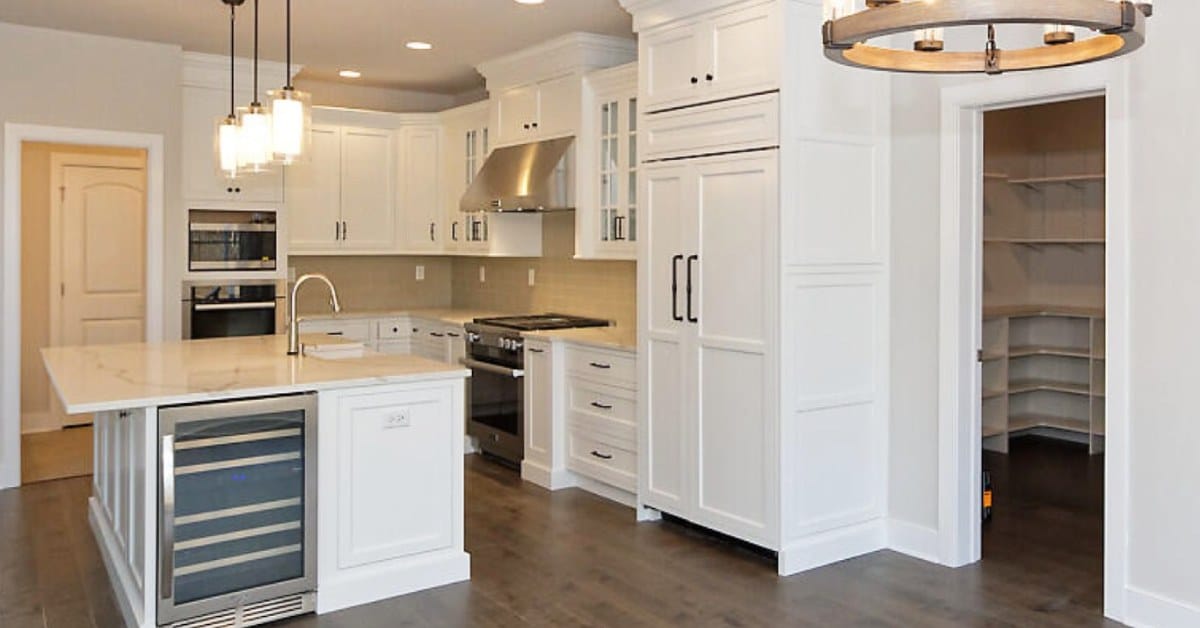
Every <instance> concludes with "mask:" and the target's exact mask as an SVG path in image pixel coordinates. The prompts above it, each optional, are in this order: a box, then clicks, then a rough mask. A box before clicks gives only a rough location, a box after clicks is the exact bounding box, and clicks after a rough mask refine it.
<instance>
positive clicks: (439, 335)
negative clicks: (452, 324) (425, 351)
mask: <svg viewBox="0 0 1200 628" xmlns="http://www.w3.org/2000/svg"><path fill="white" fill-rule="evenodd" d="M429 335H430V336H433V337H434V338H445V337H446V334H439V333H437V332H436V331H431V332H429Z"/></svg>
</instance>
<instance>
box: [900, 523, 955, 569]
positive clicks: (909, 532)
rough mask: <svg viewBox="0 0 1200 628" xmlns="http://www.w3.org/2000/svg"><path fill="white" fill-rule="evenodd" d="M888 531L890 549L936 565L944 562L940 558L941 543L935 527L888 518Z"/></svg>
mask: <svg viewBox="0 0 1200 628" xmlns="http://www.w3.org/2000/svg"><path fill="white" fill-rule="evenodd" d="M887 533H888V535H887V546H888V549H890V550H893V551H896V552H900V553H901V554H905V555H908V556H912V557H913V558H917V559H920V560H923V561H926V562H930V563H933V564H935V565H940V564H942V562H941V560H939V559H938V554H939V551H938V550H939V546H940V543H939V540H938V531H937V530H936V529H935V528H929V527H926V526H922V525H917V524H915V523H909V522H908V521H901V520H899V519H888V522H887Z"/></svg>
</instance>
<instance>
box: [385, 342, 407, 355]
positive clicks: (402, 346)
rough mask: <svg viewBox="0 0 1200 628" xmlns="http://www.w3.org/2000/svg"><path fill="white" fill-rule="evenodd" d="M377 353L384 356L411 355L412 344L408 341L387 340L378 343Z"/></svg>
mask: <svg viewBox="0 0 1200 628" xmlns="http://www.w3.org/2000/svg"><path fill="white" fill-rule="evenodd" d="M378 350H379V352H380V353H383V354H386V355H412V352H413V350H412V342H411V341H409V340H388V341H385V342H380V343H379V349H378Z"/></svg>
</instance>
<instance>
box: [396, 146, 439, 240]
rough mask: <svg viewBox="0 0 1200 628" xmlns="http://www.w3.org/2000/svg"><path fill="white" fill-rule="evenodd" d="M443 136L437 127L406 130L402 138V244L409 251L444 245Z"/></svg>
mask: <svg viewBox="0 0 1200 628" xmlns="http://www.w3.org/2000/svg"><path fill="white" fill-rule="evenodd" d="M441 142H442V132H441V129H439V128H437V127H420V128H410V129H405V130H404V131H403V133H402V134H401V139H400V143H401V151H402V157H401V173H400V176H401V180H402V183H401V185H402V189H403V193H402V198H401V201H400V207H399V211H400V214H401V216H402V218H403V225H404V236H403V237H404V244H405V248H406V249H407V250H411V251H438V250H441V247H442V242H443V234H442V225H443V222H442V219H443V218H444V214H443V212H442V206H441V190H440V188H439V185H440V183H439V182H440V181H441V170H440V169H439V168H438V163H439V161H440V155H441Z"/></svg>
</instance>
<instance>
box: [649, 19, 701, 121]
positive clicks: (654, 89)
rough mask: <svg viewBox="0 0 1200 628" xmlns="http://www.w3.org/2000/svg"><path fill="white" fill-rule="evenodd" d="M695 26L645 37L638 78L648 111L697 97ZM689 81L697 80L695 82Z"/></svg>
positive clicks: (696, 40)
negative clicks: (640, 75) (640, 77)
mask: <svg viewBox="0 0 1200 628" xmlns="http://www.w3.org/2000/svg"><path fill="white" fill-rule="evenodd" d="M698 28H699V27H698V26H697V25H695V24H684V25H682V26H676V27H672V28H669V29H667V30H663V31H659V32H656V33H653V34H650V35H646V36H644V40H643V43H642V48H641V51H642V52H641V56H642V59H641V74H642V85H643V89H644V90H645V93H644V94H643V98H644V100H645V106H646V110H647V111H653V110H655V109H662V108H664V107H669V106H671V105H675V104H679V103H680V102H684V101H687V100H689V99H693V98H696V97H698V96H699V93H700V85H699V80H700V79H702V78H703V77H701V76H700V75H699V72H700V70H699V69H698V68H697V64H698V61H699V55H700V42H699V39H698V37H697V31H698ZM692 79H696V82H694V81H693V80H692Z"/></svg>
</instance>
